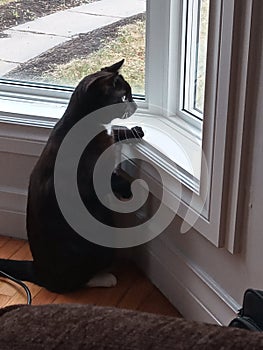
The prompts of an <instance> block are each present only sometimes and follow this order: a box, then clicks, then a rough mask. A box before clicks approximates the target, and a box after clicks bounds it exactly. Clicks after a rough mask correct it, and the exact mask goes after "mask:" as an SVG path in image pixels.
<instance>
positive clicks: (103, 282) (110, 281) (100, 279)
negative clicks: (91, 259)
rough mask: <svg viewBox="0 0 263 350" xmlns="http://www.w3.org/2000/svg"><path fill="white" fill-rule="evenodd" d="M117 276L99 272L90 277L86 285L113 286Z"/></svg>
mask: <svg viewBox="0 0 263 350" xmlns="http://www.w3.org/2000/svg"><path fill="white" fill-rule="evenodd" d="M116 284H117V278H116V277H115V276H114V275H113V274H112V273H109V272H104V273H99V274H98V275H95V276H94V277H92V278H91V279H90V280H89V282H88V283H86V286H88V287H115V286H116Z"/></svg>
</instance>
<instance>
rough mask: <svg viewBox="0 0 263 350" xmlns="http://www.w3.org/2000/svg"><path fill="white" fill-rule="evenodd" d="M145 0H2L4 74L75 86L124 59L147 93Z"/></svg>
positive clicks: (128, 73) (0, 71)
mask: <svg viewBox="0 0 263 350" xmlns="http://www.w3.org/2000/svg"><path fill="white" fill-rule="evenodd" d="M145 7H146V0H126V1H123V0H100V1H95V0H56V1H42V0H36V1H29V0H0V13H1V18H0V77H2V78H6V79H12V80H23V81H27V82H40V83H48V84H56V85H67V86H75V85H76V84H77V83H78V82H79V80H80V79H81V78H82V77H83V76H85V75H87V74H89V73H91V72H94V71H96V70H98V69H100V68H102V67H104V66H107V65H111V64H112V63H114V62H116V61H118V60H121V59H122V58H125V61H126V62H125V65H124V67H123V70H122V72H123V74H124V75H125V77H126V78H127V80H128V81H129V82H130V84H131V85H132V88H133V92H134V93H137V94H142V95H144V93H145V88H144V85H145V83H144V72H145V67H144V65H145Z"/></svg>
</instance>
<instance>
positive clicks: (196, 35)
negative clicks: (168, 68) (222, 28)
mask: <svg viewBox="0 0 263 350" xmlns="http://www.w3.org/2000/svg"><path fill="white" fill-rule="evenodd" d="M183 15H184V17H185V22H186V25H185V31H184V33H183V36H184V37H185V47H184V50H183V57H182V58H183V60H184V64H183V65H182V74H183V79H182V85H183V86H182V88H181V94H182V109H183V110H184V111H186V112H189V113H190V114H192V115H193V116H196V117H197V118H200V119H203V111H204V97H205V73H206V54H207V38H208V20H209V0H190V1H188V2H185V9H184V14H183ZM183 45H184V42H183Z"/></svg>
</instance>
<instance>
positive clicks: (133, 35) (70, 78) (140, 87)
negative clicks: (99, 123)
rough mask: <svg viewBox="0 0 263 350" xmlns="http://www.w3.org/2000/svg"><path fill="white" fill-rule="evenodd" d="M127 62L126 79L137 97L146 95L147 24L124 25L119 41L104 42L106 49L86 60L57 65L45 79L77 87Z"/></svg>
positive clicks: (103, 48)
mask: <svg viewBox="0 0 263 350" xmlns="http://www.w3.org/2000/svg"><path fill="white" fill-rule="evenodd" d="M122 58H125V65H124V68H123V70H122V73H123V75H124V76H125V78H126V79H127V81H129V83H130V84H131V86H132V88H133V92H134V93H138V94H144V92H145V89H144V84H145V83H144V71H145V69H144V65H145V21H143V20H138V21H137V22H135V23H132V24H128V25H124V26H123V27H121V28H120V29H119V30H118V35H117V37H116V38H115V39H111V38H110V37H109V38H106V39H104V42H103V46H102V48H100V49H99V50H97V51H95V52H93V53H91V54H90V55H88V56H87V58H86V59H74V60H72V61H70V62H69V63H67V64H62V65H56V66H55V67H54V68H53V70H52V71H49V72H46V73H45V74H44V75H43V78H44V79H45V80H46V81H47V80H48V81H50V82H53V83H59V84H63V85H73V86H75V85H76V84H77V82H79V80H80V79H81V78H83V77H84V76H85V75H87V74H90V73H93V72H95V71H97V70H100V69H101V68H102V67H105V66H107V65H111V64H112V63H114V62H117V61H118V60H121V59H122Z"/></svg>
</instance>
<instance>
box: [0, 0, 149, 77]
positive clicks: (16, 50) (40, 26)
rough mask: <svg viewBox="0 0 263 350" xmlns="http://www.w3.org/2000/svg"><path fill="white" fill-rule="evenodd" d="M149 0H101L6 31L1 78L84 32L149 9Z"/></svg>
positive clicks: (0, 51) (0, 47)
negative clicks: (147, 2) (147, 4)
mask: <svg viewBox="0 0 263 350" xmlns="http://www.w3.org/2000/svg"><path fill="white" fill-rule="evenodd" d="M145 2H146V1H145V0H100V1H96V2H93V3H91V4H86V5H81V6H78V7H74V8H71V9H68V10H65V11H59V12H56V13H53V14H51V15H48V16H45V17H42V18H38V19H36V20H34V21H32V22H27V23H24V24H21V25H18V26H16V27H12V28H10V29H8V30H5V31H3V32H2V33H3V34H4V37H3V38H0V77H1V76H3V75H4V74H6V73H7V72H9V71H10V70H12V69H14V68H16V67H17V66H18V65H19V64H21V63H24V62H26V61H28V60H30V59H32V58H34V57H37V56H39V55H40V54H41V53H43V52H45V51H47V50H49V49H51V48H53V47H54V46H57V45H59V44H62V43H64V42H66V41H68V40H71V39H72V38H74V37H76V36H78V35H79V34H81V33H88V32H90V31H92V30H94V29H98V28H101V27H104V26H106V25H109V24H112V23H114V22H118V21H120V20H121V19H123V18H126V17H130V16H133V15H136V14H139V13H142V12H144V11H145V7H146V5H145Z"/></svg>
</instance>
